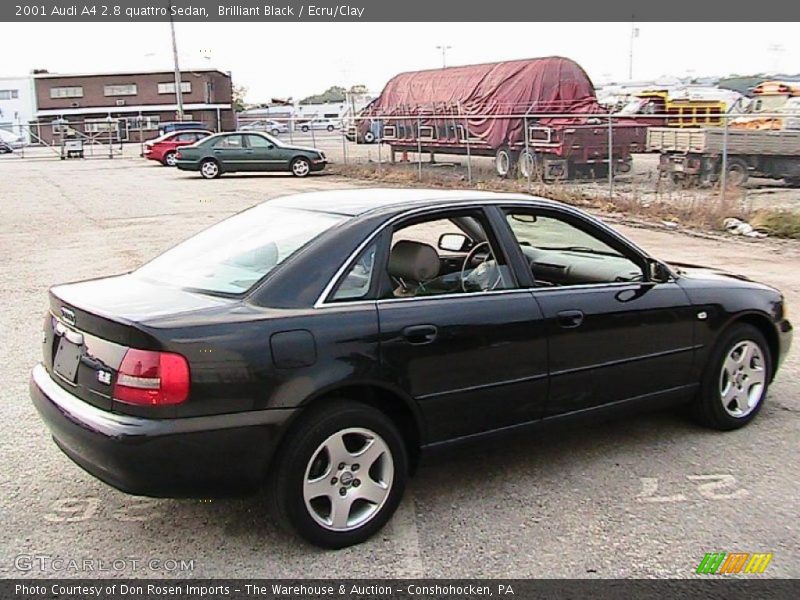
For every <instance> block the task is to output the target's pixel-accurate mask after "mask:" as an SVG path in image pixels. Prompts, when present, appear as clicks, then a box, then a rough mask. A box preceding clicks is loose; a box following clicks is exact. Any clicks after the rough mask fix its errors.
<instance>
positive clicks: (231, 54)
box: [0, 23, 800, 102]
mask: <svg viewBox="0 0 800 600" xmlns="http://www.w3.org/2000/svg"><path fill="white" fill-rule="evenodd" d="M636 27H637V28H638V29H639V36H638V37H637V38H636V39H635V40H634V61H633V77H634V79H635V80H640V79H653V78H657V77H660V76H669V75H673V76H685V75H687V74H689V75H694V76H703V75H728V74H731V73H739V74H751V73H757V72H780V71H784V72H785V71H789V72H792V73H796V72H799V71H800V35H798V34H797V31H798V29H797V28H798V25H797V24H796V23H752V24H751V23H719V24H701V23H689V24H686V23H637V24H636ZM176 28H177V36H178V46H179V50H180V55H181V60H182V62H183V65H182V66H186V67H192V66H194V67H197V66H199V65H205V66H213V67H217V68H220V69H222V70H225V71H231V72H232V74H233V80H234V83H235V84H237V85H243V86H245V87H246V88H247V89H248V94H247V99H248V100H249V101H251V102H257V101H262V100H267V99H269V98H272V97H279V98H285V97H289V96H292V97H294V98H295V99H300V98H302V97H304V96H308V95H310V94H313V93H318V92H321V91H323V90H325V89H326V88H328V87H329V86H331V85H346V86H350V85H353V84H362V83H363V84H365V85H367V86H368V87H369V89H370V90H374V91H380V89H381V88H382V87H383V85H384V84H385V83H386V81H387V80H388V79H389V78H390V77H391V76H392V75H394V74H396V73H399V72H401V71H408V70H417V69H426V68H435V67H439V66H441V61H442V57H441V53H440V51H439V50H437V48H436V46H437V45H444V46H451V48H450V49H449V50H448V51H447V63H448V65H458V64H471V63H478V62H492V61H497V60H505V59H514V58H530V57H537V56H549V55H561V56H566V57H569V58H572V59H574V60H576V61H577V62H578V63H579V64H581V65H582V66H583V67H584V69H586V71H587V72H588V73H589V76H590V77H591V78H592V80H593V81H594V82H595V84H596V85H597V84H601V83H604V82H607V81H610V80H613V81H620V80H625V79H627V76H628V56H629V47H630V39H631V24H630V23H600V24H585V23H177V24H176ZM0 39H1V40H3V47H4V50H3V56H2V59H1V60H0V76H11V75H24V74H26V73H29V72H30V70H31V69H34V68H43V69H48V70H49V71H51V72H62V73H70V72H95V71H98V72H102V71H107V72H113V71H116V70H121V71H124V70H136V69H157V68H171V60H172V55H171V45H170V38H169V25H168V24H167V23H108V24H105V23H66V24H57V23H36V24H34V23H24V24H13V25H12V24H10V23H0Z"/></svg>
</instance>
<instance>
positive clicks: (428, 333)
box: [403, 325, 439, 346]
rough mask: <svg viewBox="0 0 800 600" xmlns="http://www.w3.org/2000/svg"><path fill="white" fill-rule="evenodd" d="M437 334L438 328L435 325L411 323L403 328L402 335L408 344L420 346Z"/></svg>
mask: <svg viewBox="0 0 800 600" xmlns="http://www.w3.org/2000/svg"><path fill="white" fill-rule="evenodd" d="M437 335H439V330H438V329H437V327H436V326H435V325H412V326H411V327H406V328H405V329H403V337H404V338H406V341H408V343H409V344H414V345H415V346H421V345H422V344H430V343H431V342H432V341H434V340H435V339H436V336H437Z"/></svg>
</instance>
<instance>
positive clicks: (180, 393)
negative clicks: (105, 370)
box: [114, 348, 189, 406]
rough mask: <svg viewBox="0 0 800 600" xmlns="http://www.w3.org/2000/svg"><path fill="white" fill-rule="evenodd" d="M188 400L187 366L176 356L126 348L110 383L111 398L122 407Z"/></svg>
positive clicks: (187, 364)
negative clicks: (114, 377) (111, 383)
mask: <svg viewBox="0 0 800 600" xmlns="http://www.w3.org/2000/svg"><path fill="white" fill-rule="evenodd" d="M188 397H189V363H187V362H186V359H185V358H184V357H182V356H181V355H180V354H172V353H170V352H152V351H150V350H135V349H133V348H131V349H129V350H128V351H127V352H126V353H125V357H124V358H123V359H122V364H121V365H120V367H119V371H118V372H117V381H116V383H115V384H114V399H115V400H117V401H119V402H124V403H126V404H139V405H146V406H162V405H166V404H180V403H181V402H183V401H185V400H186V398H188Z"/></svg>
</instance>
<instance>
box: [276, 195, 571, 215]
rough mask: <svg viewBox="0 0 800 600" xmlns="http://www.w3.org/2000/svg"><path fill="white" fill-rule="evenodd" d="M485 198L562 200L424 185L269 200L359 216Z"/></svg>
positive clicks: (280, 203)
mask: <svg viewBox="0 0 800 600" xmlns="http://www.w3.org/2000/svg"><path fill="white" fill-rule="evenodd" d="M478 200H484V201H489V202H497V201H503V200H516V201H520V200H523V201H527V202H531V201H533V202H536V203H538V204H550V205H553V206H556V205H560V203H558V202H555V201H552V200H545V199H543V198H539V197H536V196H528V195H526V194H510V193H498V192H484V191H479V190H437V189H425V188H410V189H401V188H355V189H344V190H329V191H324V192H305V193H302V194H292V195H289V196H282V197H280V198H276V199H275V200H272V201H270V204H271V205H273V206H282V207H286V208H298V209H302V210H310V211H315V212H326V213H332V214H338V215H346V216H351V217H354V216H358V215H362V214H364V213H367V212H371V211H374V210H379V209H392V208H396V209H408V208H417V207H424V206H430V205H437V204H442V203H451V202H453V203H458V202H464V201H478Z"/></svg>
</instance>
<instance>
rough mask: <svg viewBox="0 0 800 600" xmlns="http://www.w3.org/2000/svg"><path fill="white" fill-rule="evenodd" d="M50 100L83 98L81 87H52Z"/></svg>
mask: <svg viewBox="0 0 800 600" xmlns="http://www.w3.org/2000/svg"><path fill="white" fill-rule="evenodd" d="M50 97H51V98H83V87H82V86H79V85H78V86H74V87H54V88H50Z"/></svg>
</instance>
